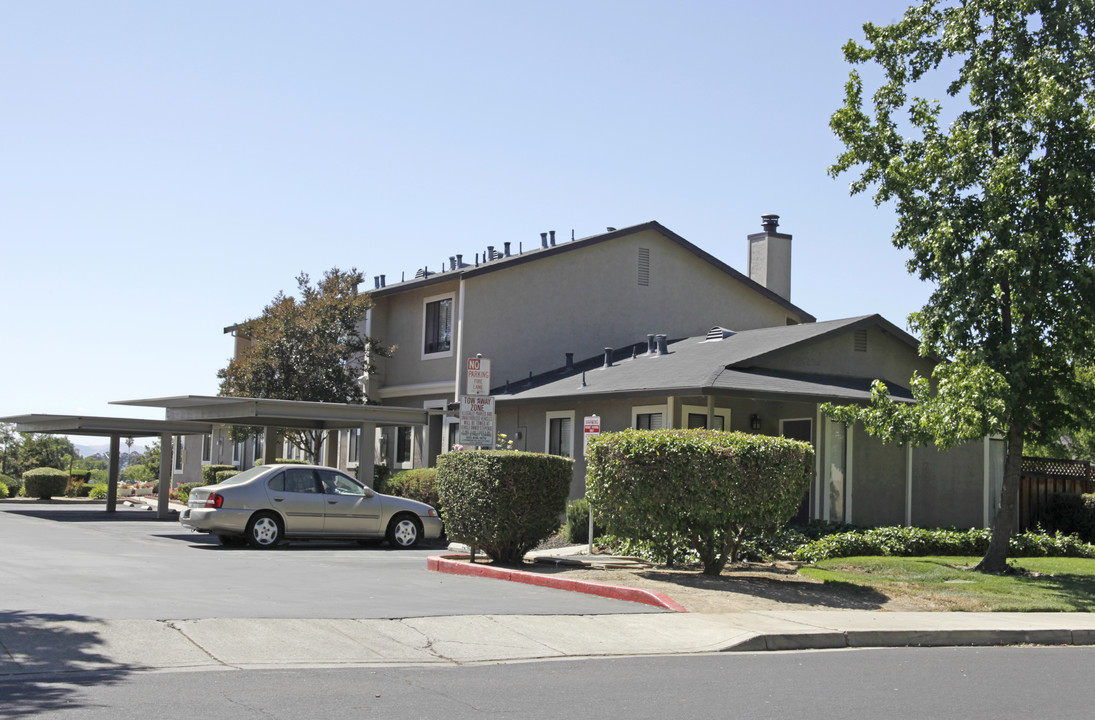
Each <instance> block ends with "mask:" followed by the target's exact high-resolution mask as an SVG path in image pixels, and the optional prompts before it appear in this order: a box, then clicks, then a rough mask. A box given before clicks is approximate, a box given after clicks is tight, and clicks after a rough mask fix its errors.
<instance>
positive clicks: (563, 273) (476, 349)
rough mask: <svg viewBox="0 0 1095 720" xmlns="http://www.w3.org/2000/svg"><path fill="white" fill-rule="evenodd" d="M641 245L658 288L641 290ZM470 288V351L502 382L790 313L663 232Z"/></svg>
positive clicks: (490, 276)
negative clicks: (662, 337)
mask: <svg viewBox="0 0 1095 720" xmlns="http://www.w3.org/2000/svg"><path fill="white" fill-rule="evenodd" d="M640 248H645V249H648V250H649V251H650V281H649V285H648V286H640V285H639V284H638V261H639V249H640ZM465 290H466V297H465V307H464V321H465V324H464V328H463V333H464V334H463V342H464V346H463V349H464V354H465V355H466V356H468V357H471V356H473V355H475V354H476V353H482V354H483V356H484V357H489V358H491V360H492V363H493V366H492V371H493V373H494V382H495V384H502V383H504V382H505V381H506V380H507V379H509V380H512V381H516V380H518V379H521V378H524V377H527V376H528V374H529V372H530V371H531V372H533V373H540V372H543V371H545V370H549V369H551V368H555V367H560V366H562V365H563V364H564V362H565V354H566V353H567V352H573V353H574V356H575V359H582V358H586V357H592V356H595V355H597V354H599V353H601V352H603V350H604V348H606V347H613V348H622V347H625V346H628V345H632V344H634V343H638V342H643V343H645V342H646V335H647V334H648V333H655V334H656V333H666V334H668V335H669V336H670V337H671V338H679V337H688V336H691V335H699V334H703V333H706V332H707V331H708V330H709V329H710V328H711V327H712V326H714V325H723V326H726V327H730V328H733V329H738V330H742V329H748V328H756V327H768V326H773V325H785V324H786V323H787V319H788V316H789V313H788V311H787V310H786V309H785V308H784V307H783V306H782V305H780V304H779V303H777V302H775V301H773V300H770V299H768V298H765V297H763V296H762V295H760V294H759V293H757V292H755V291H754V290H752V289H750V288H749V287H748V286H746V285H745V284H744V283H741V282H739V281H737V280H734V279H732V278H730V277H729V276H728V275H726V274H725V273H723V272H721V271H720V270H718V269H717V268H715V267H713V266H711V265H710V264H709V263H707V262H705V261H703V260H702V259H700V258H698V257H696V256H695V255H694V254H692V253H691V252H688V251H687V250H685V249H684V248H682V247H680V246H679V245H677V244H676V243H674V242H672V241H671V240H669V239H667V238H666V237H665V236H663V235H662V234H661V233H658V232H656V231H654V230H647V231H644V232H641V233H637V234H635V235H628V236H625V237H622V238H618V239H615V240H612V241H607V242H603V243H599V244H596V245H590V246H586V247H582V248H576V249H575V250H574V251H573V252H562V253H559V254H557V255H554V256H551V257H545V258H541V259H538V260H536V261H535V262H531V263H528V264H526V265H523V266H520V267H519V268H515V269H514V270H512V271H502V272H495V273H487V274H484V275H480V276H476V277H472V278H469V279H468V280H467V281H466V282H465ZM794 319H796V320H797V319H798V318H794Z"/></svg>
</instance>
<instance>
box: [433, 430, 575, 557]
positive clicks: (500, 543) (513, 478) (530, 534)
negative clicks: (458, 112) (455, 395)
mask: <svg viewBox="0 0 1095 720" xmlns="http://www.w3.org/2000/svg"><path fill="white" fill-rule="evenodd" d="M572 475H573V465H572V461H571V460H569V459H567V458H563V457H557V456H554V455H540V454H537V453H525V452H514V451H511V450H467V451H462V452H453V453H447V454H445V455H443V456H441V458H439V459H438V463H437V486H438V497H439V499H440V503H441V518H442V520H444V522H445V529H446V531H447V533H448V536H449V537H450V538H451V539H453V540H455V541H456V542H461V543H465V544H467V545H470V546H471V547H473V548H476V549H478V550H482V551H483V552H485V553H486V554H487V555H489V556H490V557H491V558H492V559H493V560H494V561H495V562H498V563H502V564H510V565H519V564H521V562H522V560H523V558H524V555H525V553H527V552H528V551H529V550H531V549H532V548H534V547H536V545H538V544H539V543H540V541H542V540H544V539H546V538H548V537H550V536H551V535H552V534H553V533H555V531H556V530H558V528H559V516H560V514H562V512H563V510H564V508H565V507H566V500H567V495H568V493H569V492H570V480H571V477H572Z"/></svg>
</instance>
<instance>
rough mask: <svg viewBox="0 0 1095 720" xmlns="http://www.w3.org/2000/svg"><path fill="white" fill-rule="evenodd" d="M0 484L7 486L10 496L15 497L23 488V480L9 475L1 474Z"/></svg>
mask: <svg viewBox="0 0 1095 720" xmlns="http://www.w3.org/2000/svg"><path fill="white" fill-rule="evenodd" d="M0 485H4V486H5V487H7V489H8V495H9V496H10V497H15V496H16V495H18V494H19V491H20V490H22V489H23V481H22V480H20V479H19V478H13V477H11V476H9V475H0Z"/></svg>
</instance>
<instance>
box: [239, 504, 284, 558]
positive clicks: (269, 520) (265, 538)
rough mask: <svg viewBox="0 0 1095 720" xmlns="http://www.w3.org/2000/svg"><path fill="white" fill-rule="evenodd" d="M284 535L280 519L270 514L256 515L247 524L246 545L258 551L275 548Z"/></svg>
mask: <svg viewBox="0 0 1095 720" xmlns="http://www.w3.org/2000/svg"><path fill="white" fill-rule="evenodd" d="M284 534H285V531H284V530H283V529H282V527H281V519H280V518H278V516H277V515H273V514H271V513H258V514H256V515H254V516H253V517H252V518H251V522H249V523H247V544H248V545H250V546H251V547H253V548H258V549H259V550H270V549H271V548H276V547H277V546H278V545H279V544H281V539H282V536H283V535H284Z"/></svg>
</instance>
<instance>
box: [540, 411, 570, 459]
mask: <svg viewBox="0 0 1095 720" xmlns="http://www.w3.org/2000/svg"><path fill="white" fill-rule="evenodd" d="M561 419H567V420H570V436H569V439H568V443H569V447H568V448H567V449H568V450H569V451H570V454H569V455H566V456H565V457H568V458H571V459H574V432H575V431H574V411H573V410H553V411H551V412H547V413H544V452H545V453H548V454H550V452H551V421H552V420H561Z"/></svg>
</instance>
